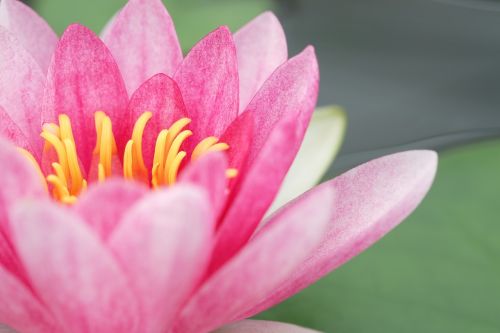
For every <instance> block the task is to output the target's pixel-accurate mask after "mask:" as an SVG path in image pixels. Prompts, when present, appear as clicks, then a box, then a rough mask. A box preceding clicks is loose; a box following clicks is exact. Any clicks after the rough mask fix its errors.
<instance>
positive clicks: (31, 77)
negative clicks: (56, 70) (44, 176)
mask: <svg viewBox="0 0 500 333" xmlns="http://www.w3.org/2000/svg"><path fill="white" fill-rule="evenodd" d="M2 3H3V2H2ZM0 73H2V75H0V105H1V106H2V107H3V108H4V111H5V112H6V113H7V114H8V116H9V117H10V118H11V120H12V121H13V122H14V123H15V124H16V125H17V126H18V127H19V129H20V130H21V131H22V133H24V135H25V136H26V137H27V138H28V139H29V140H30V142H31V143H32V146H33V148H38V146H39V145H40V148H41V138H40V135H39V134H40V121H41V119H40V114H41V108H40V100H41V99H42V98H43V89H44V86H45V75H44V74H43V73H42V71H41V69H40V67H39V66H38V64H37V63H36V62H35V60H34V59H33V57H32V56H31V55H30V54H29V53H28V52H27V51H26V50H25V49H24V47H23V46H22V45H21V42H20V41H19V40H18V39H17V38H15V37H14V35H13V34H11V33H10V32H9V31H8V30H6V29H5V28H3V27H1V26H0Z"/></svg>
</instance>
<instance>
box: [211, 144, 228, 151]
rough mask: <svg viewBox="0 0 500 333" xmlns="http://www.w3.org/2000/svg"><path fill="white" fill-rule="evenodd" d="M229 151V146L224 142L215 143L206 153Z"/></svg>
mask: <svg viewBox="0 0 500 333" xmlns="http://www.w3.org/2000/svg"><path fill="white" fill-rule="evenodd" d="M228 149H229V145H228V144H227V143H224V142H220V143H216V144H215V145H213V146H212V147H210V148H208V150H207V151H226V150H228Z"/></svg>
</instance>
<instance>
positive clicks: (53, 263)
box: [12, 201, 138, 333]
mask: <svg viewBox="0 0 500 333" xmlns="http://www.w3.org/2000/svg"><path fill="white" fill-rule="evenodd" d="M12 226H13V234H14V243H15V246H16V248H17V250H18V252H19V255H20V257H21V258H22V261H23V263H24V264H25V266H26V270H27V271H28V274H29V276H30V280H31V281H32V282H33V286H34V289H35V290H36V293H37V295H39V296H40V298H41V299H42V301H43V303H44V304H46V306H47V307H48V308H49V309H50V311H51V312H52V313H53V314H54V316H55V317H56V318H57V319H58V321H59V322H60V323H61V325H62V326H63V328H64V331H65V332H75V333H78V332H82V333H83V332H102V333H108V332H137V327H138V326H137V325H138V305H137V300H136V298H135V296H134V295H133V293H132V291H131V290H130V288H129V286H128V284H127V280H126V277H125V275H124V274H123V273H122V271H121V270H120V269H119V267H118V265H117V263H116V262H115V259H114V258H113V257H112V255H111V254H110V253H109V251H108V250H107V249H106V248H105V247H104V246H103V244H102V243H101V242H100V239H98V237H97V235H95V234H94V233H93V232H92V231H91V230H90V229H89V228H88V227H87V226H86V225H85V222H84V221H82V220H81V219H80V218H79V217H78V216H76V215H75V214H73V213H72V212H71V211H70V210H68V209H66V208H65V207H62V206H56V205H55V204H52V203H50V202H41V201H38V202H34V201H26V202H23V203H20V204H18V205H17V206H16V207H15V209H14V210H13V213H12Z"/></svg>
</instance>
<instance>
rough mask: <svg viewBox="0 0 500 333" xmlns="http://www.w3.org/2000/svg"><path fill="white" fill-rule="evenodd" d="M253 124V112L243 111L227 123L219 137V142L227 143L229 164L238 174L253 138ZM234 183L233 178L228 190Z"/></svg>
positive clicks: (243, 165) (242, 167)
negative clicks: (225, 128)
mask: <svg viewBox="0 0 500 333" xmlns="http://www.w3.org/2000/svg"><path fill="white" fill-rule="evenodd" d="M253 124H254V120H253V114H252V113H251V112H245V113H243V114H241V115H239V116H238V118H236V119H235V120H234V121H233V122H232V123H231V124H230V125H229V127H228V128H227V130H226V131H225V132H224V134H223V135H222V138H221V142H225V143H227V144H228V145H229V150H227V151H226V156H227V160H228V164H229V166H230V167H231V168H235V169H236V170H238V171H239V172H240V174H242V173H241V171H243V170H244V167H245V164H246V162H247V158H248V152H249V151H250V147H251V142H252V140H253V131H254V128H253ZM237 179H238V178H237ZM237 179H236V180H237ZM236 183H237V182H236V181H235V180H232V181H231V182H230V184H229V190H231V189H232V188H233V187H234V185H236Z"/></svg>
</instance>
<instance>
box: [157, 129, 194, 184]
mask: <svg viewBox="0 0 500 333" xmlns="http://www.w3.org/2000/svg"><path fill="white" fill-rule="evenodd" d="M191 135H193V132H191V131H190V130H185V131H182V132H181V133H180V134H179V135H178V136H177V137H176V138H175V139H174V142H172V145H171V146H170V149H169V150H168V154H167V158H166V160H165V168H164V173H163V174H164V175H168V170H169V169H170V167H171V164H172V162H173V161H174V158H175V157H176V156H177V154H178V153H179V149H180V148H181V145H182V143H183V142H184V141H185V140H186V139H187V138H188V137H190V136H191Z"/></svg>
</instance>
